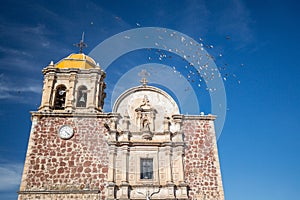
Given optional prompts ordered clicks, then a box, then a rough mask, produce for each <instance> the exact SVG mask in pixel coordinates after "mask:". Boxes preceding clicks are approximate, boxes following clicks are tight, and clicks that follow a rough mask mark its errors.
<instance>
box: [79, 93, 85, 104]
mask: <svg viewBox="0 0 300 200" xmlns="http://www.w3.org/2000/svg"><path fill="white" fill-rule="evenodd" d="M79 102H80V103H85V99H84V94H82V96H81V97H80V99H79Z"/></svg>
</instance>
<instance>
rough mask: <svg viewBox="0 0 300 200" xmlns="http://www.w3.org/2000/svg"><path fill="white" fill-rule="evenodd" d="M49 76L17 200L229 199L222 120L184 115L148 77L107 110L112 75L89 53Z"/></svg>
mask: <svg viewBox="0 0 300 200" xmlns="http://www.w3.org/2000/svg"><path fill="white" fill-rule="evenodd" d="M43 75H44V82H43V84H44V85H43V91H42V100H41V104H40V106H39V108H38V110H37V111H33V112H31V120H32V126H31V130H30V136H29V140H28V148H27V153H26V159H25V164H24V170H23V174H22V180H21V184H20V190H19V191H18V200H34V199H40V200H99V199H101V200H116V199H118V200H129V199H132V200H142V199H147V200H150V199H153V200H165V199H169V200H175V199H176V200H177V199H178V200H188V199H191V200H192V199H193V200H195V199H197V200H224V192H223V186H222V178H221V170H220V164H219V158H218V149H217V144H216V136H215V129H214V120H215V119H216V116H214V115H211V114H208V115H204V114H203V113H202V114H200V115H183V114H181V113H180V109H179V107H178V105H177V103H176V102H175V100H174V99H173V98H172V97H171V96H170V95H169V94H168V93H167V92H165V91H163V90H162V89H160V88H157V87H153V86H149V85H148V81H147V79H146V78H145V77H143V78H142V80H141V83H137V85H136V87H133V88H128V89H127V90H126V91H125V92H124V93H123V94H121V95H120V96H119V97H118V98H117V100H116V102H115V103H114V106H113V108H112V112H109V113H106V112H104V111H103V105H104V99H105V96H106V93H105V88H106V83H105V76H106V73H105V72H104V71H103V70H101V66H99V65H98V64H96V62H95V61H94V60H93V58H91V57H89V56H87V55H85V54H84V53H82V52H80V53H78V54H71V55H69V56H67V57H66V58H63V59H62V60H61V61H59V62H57V63H53V62H51V63H50V64H49V65H48V66H47V67H45V68H44V69H43Z"/></svg>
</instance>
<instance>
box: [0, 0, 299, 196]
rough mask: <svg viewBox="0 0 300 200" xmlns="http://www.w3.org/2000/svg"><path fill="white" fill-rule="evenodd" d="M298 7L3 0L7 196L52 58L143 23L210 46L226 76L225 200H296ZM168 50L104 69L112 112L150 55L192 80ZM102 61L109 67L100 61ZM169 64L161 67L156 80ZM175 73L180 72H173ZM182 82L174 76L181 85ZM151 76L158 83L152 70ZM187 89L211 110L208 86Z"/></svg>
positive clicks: (1, 161)
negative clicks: (122, 87) (120, 89)
mask: <svg viewBox="0 0 300 200" xmlns="http://www.w3.org/2000/svg"><path fill="white" fill-rule="evenodd" d="M299 8H300V6H299V3H298V2H297V1H291V0H286V1H282V0H278V1H250V0H249V1H242V0H229V1H225V0H224V1H202V0H201V1H196V0H195V1H193V0H190V1H160V2H159V1H91V0H88V1H84V2H82V1H63V2H60V1H23V2H19V1H9V2H8V1H7V2H2V5H1V7H0V38H1V40H0V41H1V43H0V125H1V126H0V199H5V200H10V199H16V198H17V195H16V191H17V190H18V187H19V186H18V185H19V182H20V176H21V171H22V167H23V162H24V159H25V153H26V147H27V140H28V137H29V130H30V126H31V122H30V114H29V111H34V110H36V109H37V107H38V106H39V104H40V99H41V89H42V79H43V77H42V73H41V70H42V69H43V68H44V67H45V66H47V64H48V63H50V61H51V60H53V61H54V62H58V61H59V60H60V59H62V58H64V57H66V56H67V55H69V54H70V53H73V52H77V51H78V49H77V48H76V47H74V46H73V44H74V43H77V42H78V41H79V40H80V38H81V34H82V32H85V41H86V43H87V44H88V47H87V48H86V49H85V50H84V52H85V53H86V54H88V53H89V52H90V51H92V50H93V49H94V48H95V47H96V46H97V45H98V44H100V43H101V42H103V41H105V40H106V39H108V38H110V37H112V36H114V35H115V34H118V33H121V32H123V31H127V30H131V29H135V28H143V27H162V28H168V29H172V30H176V31H177V32H180V33H183V34H185V35H187V36H189V37H190V38H193V39H194V40H195V41H197V42H199V43H203V44H204V48H205V49H206V50H207V52H208V53H210V55H213V56H214V57H215V58H216V59H215V63H216V64H217V66H218V69H219V70H220V72H221V74H222V78H224V77H225V78H226V81H225V80H224V79H223V82H224V85H225V89H226V96H227V107H226V111H227V115H226V120H225V125H224V128H223V131H222V134H221V136H220V137H219V139H218V147H219V154H220V162H221V168H222V176H223V184H224V189H225V198H226V199H227V200H241V199H242V200H266V199H272V200H287V199H293V200H294V199H297V197H299V196H300V191H299V188H300V181H299V180H300V170H299V169H300V159H299V150H298V148H299V147H300V136H299V130H300V125H299V124H300V121H299V119H300V109H299V108H300V106H299V98H300V93H299V85H300V68H299V66H300V62H299V59H298V58H299V57H300V48H299V44H300V39H299V35H300V30H299V27H300V24H299V18H300V14H299ZM200 38H201V39H200ZM164 40H168V39H167V38H164ZM211 45H212V46H213V48H211ZM161 53H162V52H157V50H153V49H151V50H149V49H148V50H147V49H146V50H137V51H132V52H128V53H127V54H125V55H122V56H120V57H119V58H118V59H116V60H115V61H114V62H113V63H112V64H111V65H110V66H109V67H108V68H107V69H106V72H107V79H106V80H107V81H106V82H107V85H108V87H107V92H108V98H107V100H106V102H105V104H106V107H105V108H106V110H107V111H110V110H109V109H110V104H111V102H110V101H109V100H110V98H111V97H110V95H111V91H112V90H113V89H114V87H115V85H116V83H117V81H118V80H121V78H122V77H123V75H124V74H125V73H127V72H128V71H129V70H130V69H131V68H133V67H135V66H140V65H142V64H145V63H147V61H149V60H150V59H149V57H150V58H151V62H154V63H159V64H162V65H166V66H167V67H170V69H172V70H174V69H173V67H174V66H175V68H176V71H180V72H181V74H182V76H183V77H185V78H183V79H185V80H188V81H190V83H191V79H188V78H187V76H188V75H189V72H188V70H186V69H185V68H184V66H185V65H187V64H188V63H187V62H186V61H185V60H182V59H181V58H180V56H176V55H174V54H171V53H168V52H164V53H165V54H166V55H168V58H170V57H169V56H171V57H172V59H166V60H160V59H159V54H161ZM220 55H221V56H220ZM96 61H97V62H99V63H100V66H101V60H96ZM162 69H163V68H162V67H160V68H155V69H153V71H152V72H151V73H152V77H155V76H154V74H155V73H159V72H160V71H161V70H162ZM124 77H125V76H124ZM124 77H123V78H124ZM129 77H131V78H132V75H130V76H129ZM136 77H137V80H138V79H139V78H140V77H138V76H136ZM170 77H175V78H176V76H174V74H171V73H170ZM177 77H178V74H177ZM175 78H172V79H170V80H171V82H172V81H177V79H175ZM199 79H200V78H199ZM149 80H150V81H152V82H153V85H155V84H154V82H155V80H154V79H152V80H151V76H150V77H149ZM178 80H179V79H178ZM239 83H240V84H239ZM137 84H139V83H137ZM161 87H164V88H165V89H168V88H169V87H170V85H168V84H165V85H164V84H162V85H161ZM180 89H181V90H183V94H188V91H189V90H193V91H194V92H195V93H196V94H197V98H198V102H199V104H200V110H201V111H204V112H205V113H210V112H211V102H210V98H209V93H208V91H207V90H206V88H205V84H204V86H203V84H202V86H201V87H199V88H197V85H196V84H195V83H191V88H190V89H189V88H185V87H183V88H180ZM170 92H171V91H170ZM181 92H182V91H181ZM184 92H186V93H184ZM174 95H176V94H174ZM179 99H180V97H179ZM179 101H180V100H179ZM185 106H186V105H185ZM187 109H188V108H187ZM184 114H186V113H184Z"/></svg>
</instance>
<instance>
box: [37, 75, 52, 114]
mask: <svg viewBox="0 0 300 200" xmlns="http://www.w3.org/2000/svg"><path fill="white" fill-rule="evenodd" d="M54 80H55V72H49V73H47V74H45V78H44V86H43V96H42V101H41V106H40V107H39V110H41V109H43V110H50V108H51V98H52V94H53V85H54Z"/></svg>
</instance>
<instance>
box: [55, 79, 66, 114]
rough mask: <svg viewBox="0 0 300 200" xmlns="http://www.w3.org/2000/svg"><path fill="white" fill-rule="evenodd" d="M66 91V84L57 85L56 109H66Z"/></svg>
mask: <svg viewBox="0 0 300 200" xmlns="http://www.w3.org/2000/svg"><path fill="white" fill-rule="evenodd" d="M66 92H67V88H66V86H64V85H59V86H57V87H56V92H55V99H54V110H63V109H65V103H66Z"/></svg>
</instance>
